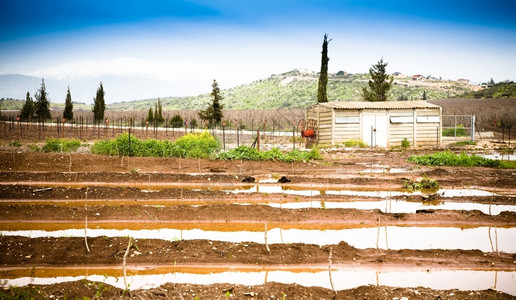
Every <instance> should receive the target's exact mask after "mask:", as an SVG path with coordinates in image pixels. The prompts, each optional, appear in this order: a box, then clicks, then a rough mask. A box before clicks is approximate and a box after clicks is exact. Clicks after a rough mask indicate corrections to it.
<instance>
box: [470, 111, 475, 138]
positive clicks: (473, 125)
mask: <svg viewBox="0 0 516 300" xmlns="http://www.w3.org/2000/svg"><path fill="white" fill-rule="evenodd" d="M471 141H472V142H474V141H475V116H471Z"/></svg>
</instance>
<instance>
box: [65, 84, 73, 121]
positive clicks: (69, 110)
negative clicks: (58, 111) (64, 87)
mask: <svg viewBox="0 0 516 300" xmlns="http://www.w3.org/2000/svg"><path fill="white" fill-rule="evenodd" d="M63 118H65V119H66V120H73V103H72V95H71V94H70V87H68V92H66V100H65V108H64V112H63Z"/></svg>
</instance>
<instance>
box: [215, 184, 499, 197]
mask: <svg viewBox="0 0 516 300" xmlns="http://www.w3.org/2000/svg"><path fill="white" fill-rule="evenodd" d="M224 191H225V192H227V193H233V194H240V193H263V194H287V195H296V196H318V195H321V194H326V195H339V196H356V197H375V198H391V197H397V196H411V195H412V196H421V195H423V193H422V192H420V191H416V192H410V191H399V190H392V191H378V190H353V189H317V188H312V189H304V188H301V187H296V186H286V185H281V184H256V185H253V186H251V187H247V188H233V189H225V190H224ZM436 194H438V195H440V196H441V197H446V198H451V197H475V196H478V197H488V196H497V194H496V193H493V192H488V191H483V190H476V189H440V190H438V191H437V192H436Z"/></svg>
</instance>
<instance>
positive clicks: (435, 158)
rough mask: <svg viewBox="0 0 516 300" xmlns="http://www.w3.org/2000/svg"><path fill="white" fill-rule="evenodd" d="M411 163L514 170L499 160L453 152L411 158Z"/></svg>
mask: <svg viewBox="0 0 516 300" xmlns="http://www.w3.org/2000/svg"><path fill="white" fill-rule="evenodd" d="M408 161H409V162H413V163H416V164H419V165H425V166H456V167H458V166H461V167H489V168H512V167H511V166H512V165H513V164H511V163H508V162H501V161H499V160H494V159H489V158H484V157H481V156H478V155H468V154H466V153H465V152H462V153H461V154H455V153H453V152H451V151H444V152H437V153H434V154H427V155H421V156H414V155H413V156H411V157H409V158H408Z"/></svg>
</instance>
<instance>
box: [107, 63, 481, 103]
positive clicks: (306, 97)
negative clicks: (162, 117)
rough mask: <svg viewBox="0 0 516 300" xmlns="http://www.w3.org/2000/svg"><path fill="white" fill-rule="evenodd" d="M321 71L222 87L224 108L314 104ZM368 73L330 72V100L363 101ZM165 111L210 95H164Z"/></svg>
mask: <svg viewBox="0 0 516 300" xmlns="http://www.w3.org/2000/svg"><path fill="white" fill-rule="evenodd" d="M318 79H319V77H318V74H316V73H302V72H300V71H298V70H293V71H290V72H287V73H283V74H279V75H271V76H270V77H269V78H266V79H261V80H257V81H254V82H252V83H249V84H244V85H240V86H237V87H234V88H231V89H226V90H222V95H223V96H224V100H223V101H222V103H223V104H224V108H225V109H271V108H304V107H307V106H310V105H312V104H315V102H316V97H317V83H318ZM368 80H369V74H346V75H335V74H331V75H330V76H329V80H328V101H360V100H361V95H362V87H364V86H366V85H367V81H368ZM473 88H474V86H472V85H469V84H466V83H460V82H455V81H447V80H437V79H433V80H424V81H414V80H412V79H411V78H410V77H395V78H394V85H393V88H392V90H391V92H390V99H392V100H421V99H422V97H423V93H424V92H426V97H427V99H443V98H451V97H454V96H458V95H462V94H464V93H466V92H471V91H472V89H473ZM156 100H157V98H156V99H145V100H138V101H131V102H120V103H113V104H110V105H108V107H107V108H108V109H110V110H143V109H149V107H151V105H152V106H153V105H154V103H155V101H156ZM161 101H162V105H163V109H164V110H174V109H204V108H206V106H207V105H208V103H210V102H211V97H210V94H203V95H198V96H195V97H165V98H161Z"/></svg>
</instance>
